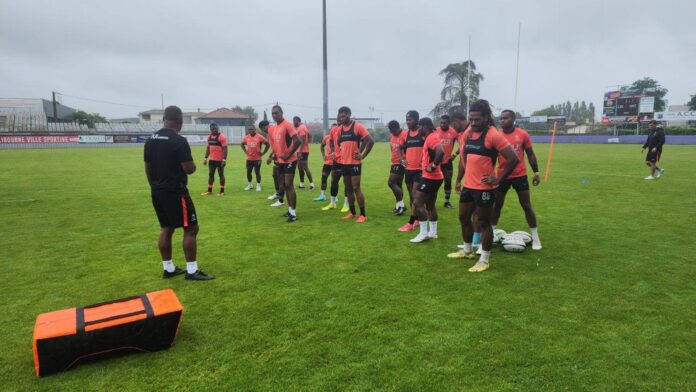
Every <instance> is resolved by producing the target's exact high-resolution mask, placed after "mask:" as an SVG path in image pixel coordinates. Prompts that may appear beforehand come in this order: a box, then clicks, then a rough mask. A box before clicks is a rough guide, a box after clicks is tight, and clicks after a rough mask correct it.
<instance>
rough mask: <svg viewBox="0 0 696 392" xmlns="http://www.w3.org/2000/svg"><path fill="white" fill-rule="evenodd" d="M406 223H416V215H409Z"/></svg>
mask: <svg viewBox="0 0 696 392" xmlns="http://www.w3.org/2000/svg"><path fill="white" fill-rule="evenodd" d="M408 223H409V224H411V225H412V224H414V223H416V217H415V216H414V215H411V217H410V218H408Z"/></svg>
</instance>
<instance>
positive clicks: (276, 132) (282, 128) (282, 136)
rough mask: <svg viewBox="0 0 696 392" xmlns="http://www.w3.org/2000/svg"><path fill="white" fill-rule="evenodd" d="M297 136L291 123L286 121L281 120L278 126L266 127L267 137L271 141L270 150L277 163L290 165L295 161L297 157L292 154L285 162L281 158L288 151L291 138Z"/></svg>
mask: <svg viewBox="0 0 696 392" xmlns="http://www.w3.org/2000/svg"><path fill="white" fill-rule="evenodd" d="M295 136H297V131H296V130H295V127H293V126H292V123H290V121H288V120H283V121H281V122H280V124H274V125H271V126H270V127H268V137H269V138H270V139H271V140H270V143H271V149H273V155H275V160H276V162H278V163H292V162H295V161H297V155H296V154H292V155H290V157H289V158H288V159H287V160H283V159H282V158H281V156H282V155H283V154H285V153H286V152H289V151H290V146H292V138H293V137H295Z"/></svg>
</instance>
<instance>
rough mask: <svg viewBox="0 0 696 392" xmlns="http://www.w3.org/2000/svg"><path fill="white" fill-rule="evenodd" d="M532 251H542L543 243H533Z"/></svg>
mask: <svg viewBox="0 0 696 392" xmlns="http://www.w3.org/2000/svg"><path fill="white" fill-rule="evenodd" d="M532 249H534V250H541V241H532Z"/></svg>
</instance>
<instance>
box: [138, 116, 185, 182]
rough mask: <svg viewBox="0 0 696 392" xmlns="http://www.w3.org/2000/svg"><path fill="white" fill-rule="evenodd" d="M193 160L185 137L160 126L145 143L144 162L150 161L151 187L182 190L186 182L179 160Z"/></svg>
mask: <svg viewBox="0 0 696 392" xmlns="http://www.w3.org/2000/svg"><path fill="white" fill-rule="evenodd" d="M190 161H193V157H191V147H189V144H188V142H187V141H186V138H184V137H183V136H181V135H179V134H178V133H176V132H174V131H173V130H171V129H167V128H162V129H160V130H159V131H157V132H156V133H155V134H153V135H152V136H151V137H150V139H148V140H147V142H146V143H145V162H149V163H150V174H151V176H152V189H166V190H182V189H186V184H187V182H188V179H187V176H186V172H184V169H183V168H182V167H181V162H190Z"/></svg>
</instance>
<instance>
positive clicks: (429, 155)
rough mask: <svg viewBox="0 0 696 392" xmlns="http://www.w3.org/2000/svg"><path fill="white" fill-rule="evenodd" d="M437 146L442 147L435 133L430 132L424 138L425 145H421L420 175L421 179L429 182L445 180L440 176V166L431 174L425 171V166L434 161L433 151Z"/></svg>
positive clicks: (438, 136)
mask: <svg viewBox="0 0 696 392" xmlns="http://www.w3.org/2000/svg"><path fill="white" fill-rule="evenodd" d="M439 145H442V141H441V140H440V135H438V134H437V132H432V133H431V134H430V135H428V137H426V138H425V143H424V144H423V158H422V160H421V175H422V176H423V178H427V179H429V180H442V179H444V178H445V177H444V176H443V175H442V169H440V165H437V166H435V170H433V171H432V172H429V171H427V170H425V168H426V166H429V165H430V164H431V163H433V161H434V160H435V149H436V148H437V146H439Z"/></svg>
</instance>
